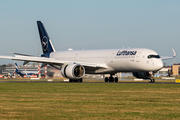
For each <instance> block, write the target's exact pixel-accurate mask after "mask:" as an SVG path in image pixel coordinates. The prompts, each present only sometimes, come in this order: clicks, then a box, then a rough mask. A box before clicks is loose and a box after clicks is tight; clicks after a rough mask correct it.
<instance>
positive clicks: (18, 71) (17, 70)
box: [15, 63, 24, 77]
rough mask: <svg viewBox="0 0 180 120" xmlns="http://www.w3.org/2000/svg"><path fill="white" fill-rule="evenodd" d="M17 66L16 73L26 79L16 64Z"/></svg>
mask: <svg viewBox="0 0 180 120" xmlns="http://www.w3.org/2000/svg"><path fill="white" fill-rule="evenodd" d="M15 66H16V73H17V74H19V75H20V76H21V77H24V74H23V73H22V72H21V71H20V70H19V68H18V65H17V63H15Z"/></svg>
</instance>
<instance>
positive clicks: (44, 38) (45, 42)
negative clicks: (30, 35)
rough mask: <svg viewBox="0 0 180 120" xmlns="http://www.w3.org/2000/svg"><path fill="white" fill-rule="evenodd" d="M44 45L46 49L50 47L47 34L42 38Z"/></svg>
mask: <svg viewBox="0 0 180 120" xmlns="http://www.w3.org/2000/svg"><path fill="white" fill-rule="evenodd" d="M42 47H43V50H44V51H46V50H47V48H48V38H47V37H46V36H44V37H43V38H42Z"/></svg>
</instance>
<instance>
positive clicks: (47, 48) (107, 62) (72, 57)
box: [0, 21, 176, 83]
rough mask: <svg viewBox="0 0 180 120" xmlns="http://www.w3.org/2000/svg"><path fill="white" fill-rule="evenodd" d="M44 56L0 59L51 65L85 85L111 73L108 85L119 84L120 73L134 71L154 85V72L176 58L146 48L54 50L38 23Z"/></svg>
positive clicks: (16, 56) (174, 53) (72, 80)
mask: <svg viewBox="0 0 180 120" xmlns="http://www.w3.org/2000/svg"><path fill="white" fill-rule="evenodd" d="M37 26H38V31H39V36H40V41H41V45H42V51H43V54H42V55H41V56H38V57H37V56H32V55H27V54H21V53H13V54H14V55H15V56H0V58H5V59H12V60H19V61H24V63H23V65H25V64H27V63H28V62H39V63H42V65H41V67H44V66H46V65H47V64H49V65H50V66H53V67H55V68H57V69H59V70H60V71H61V74H62V76H63V77H65V78H68V79H69V82H82V81H83V76H84V75H85V74H110V77H105V79H104V81H105V82H118V77H114V76H115V74H116V73H118V72H132V73H133V75H134V76H135V77H137V78H141V79H145V80H149V82H150V83H154V82H155V79H154V78H153V75H154V73H156V72H157V71H158V70H160V69H161V68H162V67H163V62H162V60H166V59H172V58H174V57H175V56H176V52H175V50H174V49H173V48H172V51H173V56H167V57H166V56H164V57H160V56H159V55H158V54H157V52H155V51H154V50H151V49H147V48H123V49H99V50H67V51H55V49H54V47H53V44H52V42H51V40H50V37H49V35H48V33H47V31H46V29H45V27H44V25H43V23H42V22H41V21H37Z"/></svg>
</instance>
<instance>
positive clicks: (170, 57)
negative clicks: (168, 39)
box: [161, 48, 176, 60]
mask: <svg viewBox="0 0 180 120" xmlns="http://www.w3.org/2000/svg"><path fill="white" fill-rule="evenodd" d="M172 51H173V56H161V59H162V60H167V59H173V58H174V57H176V51H175V50H174V48H172Z"/></svg>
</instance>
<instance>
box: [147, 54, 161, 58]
mask: <svg viewBox="0 0 180 120" xmlns="http://www.w3.org/2000/svg"><path fill="white" fill-rule="evenodd" d="M148 58H149V59H151V58H160V56H159V55H149V56H148Z"/></svg>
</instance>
